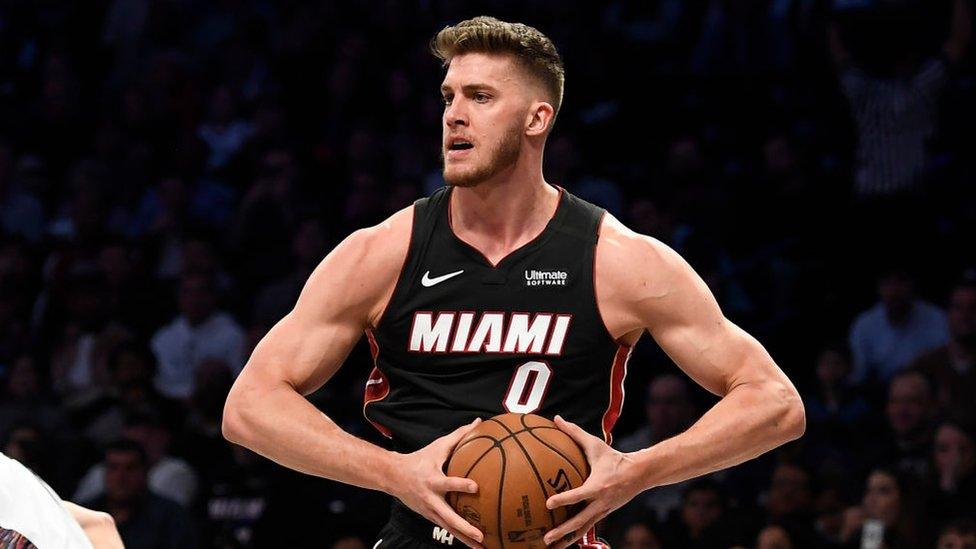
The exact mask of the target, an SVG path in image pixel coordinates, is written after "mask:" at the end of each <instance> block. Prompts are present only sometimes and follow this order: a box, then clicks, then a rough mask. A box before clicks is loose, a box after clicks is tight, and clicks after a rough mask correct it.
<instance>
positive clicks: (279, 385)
mask: <svg viewBox="0 0 976 549" xmlns="http://www.w3.org/2000/svg"><path fill="white" fill-rule="evenodd" d="M412 216H413V208H407V209H405V210H402V211H400V212H398V213H397V214H394V215H393V216H392V217H390V218H389V219H388V220H386V221H385V222H384V223H382V224H380V225H377V226H375V227H371V228H368V229H362V230H359V231H356V232H355V233H353V234H352V235H350V236H349V237H348V238H346V239H345V240H344V241H343V242H342V243H341V244H339V245H338V246H337V247H336V248H335V249H334V250H333V251H332V252H331V253H330V254H329V255H328V256H327V257H326V258H325V259H324V260H322V263H321V264H319V266H318V267H317V268H316V269H315V271H314V272H313V273H312V275H311V276H310V277H309V279H308V282H307V283H306V285H305V287H304V288H303V289H302V293H301V295H300V296H299V298H298V302H297V303H296V305H295V307H294V309H293V310H292V311H291V312H289V313H288V314H287V315H286V316H285V317H284V318H282V319H281V320H280V321H279V322H278V323H277V324H276V325H275V326H274V327H273V328H272V329H271V330H270V331H269V332H268V334H267V335H265V337H264V338H263V339H262V340H261V341H260V342H259V343H258V345H257V346H256V347H255V349H254V352H253V353H252V354H251V357H250V359H249V360H248V362H247V364H246V365H245V367H244V370H243V371H242V372H241V374H240V376H238V378H237V380H236V381H235V382H234V385H233V387H232V388H231V391H230V394H229V395H228V397H227V402H226V404H225V406H224V417H223V426H222V429H223V434H224V437H225V438H227V440H229V441H231V442H235V443H237V444H240V445H242V446H246V447H247V448H250V449H251V450H254V451H255V452H257V453H259V454H261V455H262V456H265V457H267V458H268V459H271V460H273V461H275V462H277V463H280V464H281V465H284V466H285V467H289V468H291V469H295V470H298V471H301V472H303V473H306V474H310V475H315V476H319V477H324V478H328V479H332V480H336V481H339V482H343V483H346V484H352V485H355V486H359V487H362V488H368V489H373V490H382V491H384V492H386V493H388V494H390V495H393V496H394V497H397V498H399V499H400V500H401V501H403V503H404V504H406V505H407V506H408V507H410V508H411V509H413V510H414V511H416V512H418V513H420V514H421V515H423V516H425V517H427V518H428V519H429V520H431V521H433V522H436V523H437V524H439V525H441V526H444V527H447V528H448V529H449V530H450V531H451V532H452V533H453V534H454V535H455V536H456V537H458V538H459V539H461V540H462V541H464V542H465V543H468V544H469V545H476V543H475V542H473V541H472V538H476V539H480V532H478V530H477V529H476V528H474V527H473V526H471V525H470V524H469V523H468V522H467V521H464V520H463V519H462V518H461V517H459V516H458V515H457V514H455V513H454V512H453V511H452V510H451V509H450V507H449V506H448V505H447V503H446V502H445V501H444V494H445V493H446V492H447V491H465V492H470V491H474V490H476V486H475V485H474V483H473V481H470V480H468V479H456V478H449V477H446V476H445V475H444V473H443V472H442V471H441V466H442V465H443V463H444V460H445V459H446V458H447V455H448V454H449V453H450V452H451V450H452V449H453V447H454V445H455V444H456V443H457V441H458V440H460V438H461V437H462V436H464V434H466V433H467V431H468V430H469V429H470V426H464V427H461V428H459V429H458V430H456V431H454V432H453V433H451V434H449V435H446V436H444V437H442V438H441V439H438V440H437V441H435V442H433V443H432V444H431V445H430V446H428V447H426V448H423V449H421V450H419V451H418V452H415V453H414V454H409V455H406V454H398V453H395V452H391V451H388V450H385V449H383V448H380V447H379V446H376V445H374V444H371V443H369V442H366V441H364V440H362V439H359V438H357V437H355V436H352V435H350V434H349V433H347V432H345V431H344V430H342V429H341V428H340V427H339V426H338V425H336V423H335V422H333V421H332V420H331V419H330V418H329V417H328V416H326V415H325V414H323V413H322V412H321V411H319V410H318V409H317V408H315V407H314V406H312V404H311V403H309V402H308V400H307V399H306V398H305V395H308V394H309V393H312V392H313V391H315V390H317V389H318V388H319V387H321V386H322V385H323V384H324V383H326V382H327V381H328V380H329V379H330V378H331V377H332V376H333V374H335V372H336V371H337V370H338V369H339V367H340V366H341V365H342V363H343V361H344V360H345V359H346V357H347V356H348V354H349V352H350V351H351V350H352V348H353V346H354V345H355V344H356V342H357V341H358V340H359V338H360V337H362V334H363V330H364V329H366V328H367V327H369V326H375V325H376V322H377V321H378V320H379V318H380V316H381V315H382V313H383V310H384V308H385V307H386V304H387V302H388V301H389V299H390V297H391V295H392V293H393V288H394V286H395V285H396V282H397V278H398V276H399V273H400V270H401V268H402V267H403V263H404V258H405V257H406V254H407V249H408V247H409V240H410V230H411V224H412Z"/></svg>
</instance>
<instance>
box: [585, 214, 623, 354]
mask: <svg viewBox="0 0 976 549" xmlns="http://www.w3.org/2000/svg"><path fill="white" fill-rule="evenodd" d="M606 217H607V212H605V211H604V212H603V215H602V216H600V222H599V223H597V225H596V244H594V245H593V276H591V277H590V282H591V283H592V284H593V303H595V304H596V316H598V317H600V323H601V324H603V329H604V330H606V332H607V335H608V336H610V339H611V340H612V341H617V338H615V337H613V333H611V332H610V327H609V326H607V321H606V319H605V318H603V311H601V310H600V296H599V294H598V293H597V291H596V251H597V248H598V247H599V246H600V235H601V234H602V233H603V220H604V219H605V218H606Z"/></svg>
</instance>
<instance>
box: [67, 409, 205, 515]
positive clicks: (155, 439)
mask: <svg viewBox="0 0 976 549" xmlns="http://www.w3.org/2000/svg"><path fill="white" fill-rule="evenodd" d="M124 434H125V437H126V438H127V439H128V440H132V441H135V442H137V443H139V447H140V448H141V449H142V451H143V458H144V459H143V464H144V465H145V467H146V474H147V482H148V488H149V490H150V491H151V492H152V493H154V494H157V495H160V496H163V497H166V498H167V499H170V500H172V501H175V502H176V503H178V504H180V505H182V506H183V507H186V508H189V507H190V506H191V505H192V504H193V503H194V498H195V497H196V493H197V485H198V481H197V474H196V472H195V471H194V470H193V468H192V467H190V465H189V464H188V463H187V462H186V461H184V460H183V459H181V458H178V457H175V456H172V455H170V454H169V448H170V443H171V441H172V438H173V433H172V431H171V429H170V427H169V426H167V425H166V424H165V422H164V421H163V420H162V419H161V418H160V417H158V415H155V414H154V413H153V412H149V413H134V414H132V415H130V417H129V418H127V420H126V426H125V432H124ZM109 467H110V464H109V463H108V462H107V461H106V462H105V463H99V464H96V465H94V466H93V467H92V468H91V469H89V470H88V472H87V473H85V476H84V477H82V479H81V480H80V481H79V482H78V488H77V489H76V490H75V494H74V498H73V499H75V500H77V501H88V500H91V499H95V498H96V497H99V496H100V495H101V494H102V491H103V490H104V489H105V486H106V480H105V479H106V478H107V474H108V473H107V472H108V469H109Z"/></svg>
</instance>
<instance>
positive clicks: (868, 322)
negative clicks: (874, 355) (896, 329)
mask: <svg viewBox="0 0 976 549" xmlns="http://www.w3.org/2000/svg"><path fill="white" fill-rule="evenodd" d="M884 316H885V313H884V306H883V305H881V304H880V303H878V304H875V305H873V306H872V307H871V308H870V309H868V310H866V311H863V312H862V313H861V314H859V315H857V317H855V318H854V324H853V325H852V326H851V329H852V330H855V331H856V330H867V329H869V328H870V329H873V328H876V327H878V326H879V325H880V324H881V322H882V321H883V320H884Z"/></svg>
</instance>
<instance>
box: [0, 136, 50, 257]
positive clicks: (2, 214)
mask: <svg viewBox="0 0 976 549" xmlns="http://www.w3.org/2000/svg"><path fill="white" fill-rule="evenodd" d="M14 163H15V158H14V155H13V151H11V150H10V146H9V145H8V144H7V143H4V142H2V141H0V229H2V230H3V231H4V232H5V233H7V234H12V235H20V236H22V237H23V238H25V239H27V240H28V241H30V242H37V241H38V240H39V239H40V238H41V233H42V231H43V228H44V207H43V206H42V205H41V201H40V200H38V198H37V197H36V196H35V195H34V193H32V192H31V189H29V188H27V187H26V185H25V184H26V183H29V181H30V178H29V177H27V178H25V177H23V176H24V175H29V170H28V173H26V174H25V173H24V170H23V169H20V170H15V169H14ZM28 166H29V165H28ZM28 166H23V167H22V168H26V167H28ZM18 172H19V173H18ZM18 175H19V176H20V177H17V176H18Z"/></svg>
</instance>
